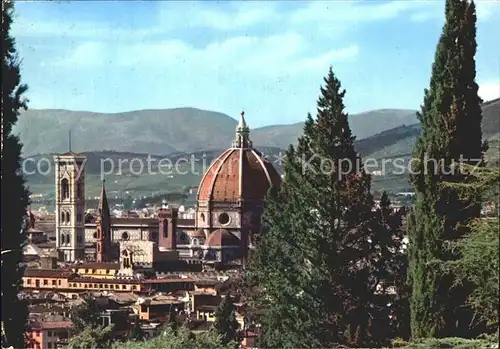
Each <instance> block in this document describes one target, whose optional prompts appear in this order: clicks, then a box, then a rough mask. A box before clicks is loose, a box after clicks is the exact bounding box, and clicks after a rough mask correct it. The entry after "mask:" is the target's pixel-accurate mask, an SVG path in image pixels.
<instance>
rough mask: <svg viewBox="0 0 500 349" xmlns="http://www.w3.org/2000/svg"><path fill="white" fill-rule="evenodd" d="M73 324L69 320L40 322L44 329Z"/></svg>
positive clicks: (67, 326) (66, 326)
mask: <svg viewBox="0 0 500 349" xmlns="http://www.w3.org/2000/svg"><path fill="white" fill-rule="evenodd" d="M72 326H73V323H72V322H71V321H52V322H45V321H44V322H42V328H43V329H44V330H49V329H58V328H70V327H72Z"/></svg>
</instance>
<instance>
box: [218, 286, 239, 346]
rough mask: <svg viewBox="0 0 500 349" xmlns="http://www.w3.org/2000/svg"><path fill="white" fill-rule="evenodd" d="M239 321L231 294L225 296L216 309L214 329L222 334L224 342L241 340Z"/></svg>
mask: <svg viewBox="0 0 500 349" xmlns="http://www.w3.org/2000/svg"><path fill="white" fill-rule="evenodd" d="M238 327H239V324H238V321H236V309H235V307H234V303H233V301H232V300H231V297H230V296H229V295H227V296H225V297H224V298H223V299H222V301H221V302H220V304H219V306H218V307H217V310H216V311H215V322H214V329H215V330H216V331H217V333H218V334H219V335H220V336H221V339H222V342H223V343H224V344H227V343H230V342H235V343H238V342H239V337H238Z"/></svg>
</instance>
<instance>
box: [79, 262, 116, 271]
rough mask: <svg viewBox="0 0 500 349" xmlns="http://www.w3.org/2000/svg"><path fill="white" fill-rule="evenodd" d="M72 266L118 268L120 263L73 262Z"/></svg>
mask: <svg viewBox="0 0 500 349" xmlns="http://www.w3.org/2000/svg"><path fill="white" fill-rule="evenodd" d="M72 268H73V269H106V270H118V269H120V263H83V264H75V265H73V266H72Z"/></svg>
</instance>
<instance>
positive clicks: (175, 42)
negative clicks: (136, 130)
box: [12, 0, 500, 127]
mask: <svg viewBox="0 0 500 349" xmlns="http://www.w3.org/2000/svg"><path fill="white" fill-rule="evenodd" d="M476 3H477V12H478V34H477V40H478V53H477V56H476V63H477V78H476V81H477V82H478V84H479V86H480V92H479V94H480V96H481V97H482V98H483V99H485V100H490V99H494V98H498V97H500V40H499V38H500V26H499V25H498V22H500V21H499V19H500V1H499V0H490V1H487V0H478V1H476ZM443 22H444V1H440V0H429V1H420V0H396V1H376V0H368V1H358V2H354V1H335V0H330V1H307V2H301V1H281V2H278V1H256V2H253V1H221V2H216V1H205V2H191V1H139V2H134V1H130V0H129V1H86V0H80V1H33V2H30V1H18V2H16V17H15V22H14V25H13V28H12V33H13V35H14V37H15V38H16V43H17V48H18V51H19V55H20V57H21V58H22V79H23V82H24V83H26V84H28V86H29V91H28V92H27V94H26V96H27V97H28V99H29V100H30V103H29V107H30V108H33V109H42V108H43V109H45V108H47V109H69V110H87V111H94V112H106V113H114V112H125V111H132V110H141V109H164V108H177V107H195V108H200V109H206V110H213V111H218V112H222V113H225V114H228V115H230V116H232V117H233V118H237V117H238V115H239V113H240V112H241V111H242V110H244V111H245V116H246V118H247V122H248V123H249V126H250V127H261V126H265V125H271V124H289V123H293V122H299V121H303V120H305V118H306V115H307V113H308V112H311V113H313V114H314V113H315V108H316V107H315V106H316V100H317V98H318V95H319V92H320V86H321V85H322V84H323V77H324V76H325V75H326V74H327V73H328V69H329V66H330V65H331V66H332V67H333V70H334V72H335V74H336V75H337V77H338V78H339V79H340V80H341V82H342V85H343V87H344V88H345V89H346V90H347V93H346V97H345V101H344V102H345V105H346V110H347V111H348V112H349V113H351V114H354V113H359V112H363V111H368V110H372V109H382V108H398V109H418V107H419V105H420V104H421V102H422V98H423V90H424V88H426V87H427V86H428V84H429V77H430V70H431V66H432V61H433V57H434V52H435V48H436V44H437V41H438V39H439V35H440V33H441V29H442V25H443ZM495 23H496V24H495Z"/></svg>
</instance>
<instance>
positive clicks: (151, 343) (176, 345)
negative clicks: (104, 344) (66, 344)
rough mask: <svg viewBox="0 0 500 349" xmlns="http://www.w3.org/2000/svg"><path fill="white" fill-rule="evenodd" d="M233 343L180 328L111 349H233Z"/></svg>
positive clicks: (213, 334)
mask: <svg viewBox="0 0 500 349" xmlns="http://www.w3.org/2000/svg"><path fill="white" fill-rule="evenodd" d="M235 346H236V345H235V343H234V342H229V343H227V344H224V343H223V340H222V338H221V337H220V336H219V335H218V334H217V333H215V332H214V331H209V332H205V333H200V334H197V335H196V336H195V335H194V334H192V333H191V332H190V331H189V330H188V329H186V328H184V327H183V328H180V329H179V330H178V331H177V332H175V331H173V330H171V329H166V330H165V331H164V332H163V333H162V334H161V335H159V336H158V337H155V338H152V339H149V340H145V341H128V342H124V343H114V344H113V345H112V346H111V347H110V348H111V349H159V348H168V349H186V348H190V349H206V348H210V349H234V348H235Z"/></svg>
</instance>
